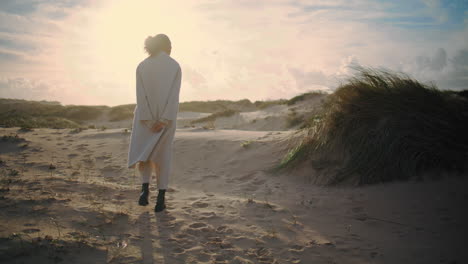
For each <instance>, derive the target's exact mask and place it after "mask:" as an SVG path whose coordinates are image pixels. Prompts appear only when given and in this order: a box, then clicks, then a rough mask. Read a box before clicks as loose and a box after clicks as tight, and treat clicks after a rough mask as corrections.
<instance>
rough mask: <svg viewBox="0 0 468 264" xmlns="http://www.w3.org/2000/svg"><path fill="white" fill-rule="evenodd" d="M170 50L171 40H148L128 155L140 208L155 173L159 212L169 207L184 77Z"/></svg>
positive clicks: (160, 37) (145, 202) (161, 37)
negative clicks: (167, 194)
mask: <svg viewBox="0 0 468 264" xmlns="http://www.w3.org/2000/svg"><path fill="white" fill-rule="evenodd" d="M171 48H172V47H171V43H170V40H169V38H168V37H167V36H166V35H163V34H159V35H156V36H155V37H148V38H147V39H146V41H145V49H146V51H147V52H148V54H149V55H150V56H149V57H148V58H146V59H144V60H143V61H142V62H141V63H140V64H139V65H138V67H137V69H136V95H137V104H136V106H135V111H134V113H135V115H134V118H133V128H132V134H131V139H130V148H129V153H128V168H135V167H137V168H138V171H139V173H140V174H141V182H142V193H141V194H140V198H139V200H138V204H139V205H143V206H144V205H148V196H149V181H150V178H151V175H152V171H154V170H155V171H156V176H157V187H158V189H159V193H158V198H157V202H156V206H155V208H154V210H155V211H156V212H160V211H162V210H164V208H166V206H165V203H164V200H165V198H164V197H165V196H164V194H165V192H166V189H167V188H168V183H169V174H170V171H171V160H172V143H173V140H174V134H175V131H176V121H177V113H178V109H179V93H180V85H181V78H182V72H181V69H180V66H179V64H178V63H177V61H175V60H174V59H173V58H171V57H170V56H169V55H170V54H171Z"/></svg>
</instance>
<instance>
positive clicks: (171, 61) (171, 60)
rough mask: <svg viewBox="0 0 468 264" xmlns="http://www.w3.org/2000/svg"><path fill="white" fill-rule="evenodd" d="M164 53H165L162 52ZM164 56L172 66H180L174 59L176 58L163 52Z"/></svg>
mask: <svg viewBox="0 0 468 264" xmlns="http://www.w3.org/2000/svg"><path fill="white" fill-rule="evenodd" d="M164 54H165V53H164ZM165 56H166V59H167V60H168V61H169V62H170V63H171V64H172V65H174V66H177V67H178V68H180V65H179V62H177V61H176V59H174V58H172V57H171V56H169V55H167V54H165Z"/></svg>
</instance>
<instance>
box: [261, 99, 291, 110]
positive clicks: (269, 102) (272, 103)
mask: <svg viewBox="0 0 468 264" xmlns="http://www.w3.org/2000/svg"><path fill="white" fill-rule="evenodd" d="M288 101H289V100H286V99H278V100H267V101H255V102H254V105H255V107H257V109H259V110H262V109H265V108H268V107H271V106H275V105H283V104H287V102H288Z"/></svg>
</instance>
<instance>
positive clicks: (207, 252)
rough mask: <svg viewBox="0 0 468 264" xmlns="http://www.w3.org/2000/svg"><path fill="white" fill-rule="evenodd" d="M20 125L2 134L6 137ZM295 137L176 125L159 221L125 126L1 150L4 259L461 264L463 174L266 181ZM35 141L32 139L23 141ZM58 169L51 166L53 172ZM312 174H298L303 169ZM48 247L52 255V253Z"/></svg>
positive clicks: (43, 135)
mask: <svg viewBox="0 0 468 264" xmlns="http://www.w3.org/2000/svg"><path fill="white" fill-rule="evenodd" d="M11 133H13V134H14V133H17V129H13V128H9V129H0V136H2V135H9V134H11ZM293 133H294V132H291V131H285V132H269V131H237V130H197V129H180V130H178V131H177V133H176V140H175V143H174V144H175V145H174V147H175V159H174V165H175V166H174V173H173V175H172V178H171V183H170V186H171V189H170V190H169V192H168V195H167V200H168V208H167V210H166V211H165V212H164V213H161V214H156V215H155V214H154V212H153V211H152V209H153V206H154V199H155V193H156V192H155V190H154V187H153V188H152V193H151V204H150V206H148V207H140V206H137V205H136V200H137V198H138V193H139V190H138V189H139V180H138V179H137V178H136V175H135V174H134V172H133V170H129V169H127V168H126V157H127V149H128V143H129V134H128V133H124V132H123V129H108V130H105V131H100V130H93V129H90V130H85V131H82V132H79V133H72V132H71V130H68V129H60V130H53V129H36V130H35V131H32V132H25V133H19V134H18V135H19V137H20V138H24V139H25V140H18V141H15V140H14V138H6V139H5V140H2V141H1V142H0V144H1V145H0V146H1V150H0V159H1V163H0V169H1V173H2V174H1V183H2V185H1V191H0V198H1V199H0V208H1V209H2V210H1V211H0V262H2V261H3V262H5V263H21V262H24V263H33V262H34V263H54V262H57V263H58V262H61V261H64V260H65V261H67V263H106V262H108V263H168V264H173V263H463V262H464V261H465V260H466V259H467V252H466V251H465V250H464V240H465V235H464V234H466V233H468V232H467V227H466V226H467V225H466V223H467V220H468V218H467V217H466V214H465V209H464V208H465V205H466V202H467V201H468V195H467V188H466V187H467V180H466V179H445V180H438V181H427V182H409V183H392V184H382V185H376V186H369V187H361V188H349V187H347V188H345V187H341V188H324V187H317V186H313V185H312V184H310V178H309V177H307V176H297V175H286V174H272V173H270V172H269V169H270V168H271V167H272V166H273V165H275V164H277V162H278V161H279V160H280V159H281V157H282V156H283V155H284V154H285V151H287V149H288V143H289V142H290V141H289V140H288V138H290V137H291V135H293ZM25 144H27V145H25ZM50 164H52V165H53V167H54V168H51V167H50ZM302 175H304V174H302ZM44 249H46V250H44Z"/></svg>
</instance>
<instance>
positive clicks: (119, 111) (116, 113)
mask: <svg viewBox="0 0 468 264" xmlns="http://www.w3.org/2000/svg"><path fill="white" fill-rule="evenodd" d="M134 110H135V104H127V105H118V106H114V107H112V108H111V109H110V111H109V120H110V121H112V122H114V121H121V120H126V119H132V118H133V111H134Z"/></svg>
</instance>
